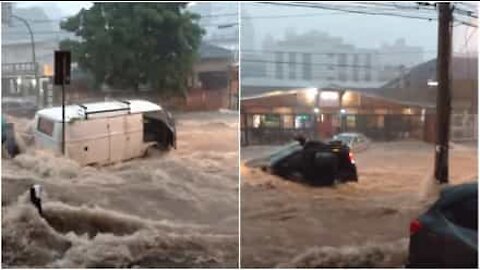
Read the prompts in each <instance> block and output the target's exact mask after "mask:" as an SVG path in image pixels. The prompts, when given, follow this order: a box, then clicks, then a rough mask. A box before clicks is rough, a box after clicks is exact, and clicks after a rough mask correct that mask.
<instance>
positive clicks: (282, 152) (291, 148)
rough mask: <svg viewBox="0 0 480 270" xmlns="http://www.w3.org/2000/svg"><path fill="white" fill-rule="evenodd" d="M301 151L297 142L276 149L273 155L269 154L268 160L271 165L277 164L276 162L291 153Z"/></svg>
mask: <svg viewBox="0 0 480 270" xmlns="http://www.w3.org/2000/svg"><path fill="white" fill-rule="evenodd" d="M299 149H302V146H301V145H300V144H299V143H298V142H293V143H290V144H287V145H285V146H283V147H282V148H280V149H278V150H277V151H275V152H274V153H272V154H270V156H269V160H270V162H271V163H274V162H277V161H278V160H280V159H282V158H284V157H286V156H289V155H290V154H292V153H293V152H295V151H297V150H299Z"/></svg>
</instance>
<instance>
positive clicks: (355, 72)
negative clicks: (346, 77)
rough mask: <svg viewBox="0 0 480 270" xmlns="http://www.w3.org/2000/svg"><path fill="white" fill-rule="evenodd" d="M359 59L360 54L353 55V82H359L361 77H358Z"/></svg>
mask: <svg viewBox="0 0 480 270" xmlns="http://www.w3.org/2000/svg"><path fill="white" fill-rule="evenodd" d="M359 62H360V61H359V57H358V54H355V55H353V81H354V82H358V80H359V76H358V63H359Z"/></svg>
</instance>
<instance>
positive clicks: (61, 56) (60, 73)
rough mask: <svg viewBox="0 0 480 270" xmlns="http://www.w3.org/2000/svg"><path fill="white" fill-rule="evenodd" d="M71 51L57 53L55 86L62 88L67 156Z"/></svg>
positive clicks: (63, 137)
mask: <svg viewBox="0 0 480 270" xmlns="http://www.w3.org/2000/svg"><path fill="white" fill-rule="evenodd" d="M70 63H71V53H70V51H55V74H54V84H55V85H61V86H62V154H63V155H65V85H66V84H70V69H71V67H70Z"/></svg>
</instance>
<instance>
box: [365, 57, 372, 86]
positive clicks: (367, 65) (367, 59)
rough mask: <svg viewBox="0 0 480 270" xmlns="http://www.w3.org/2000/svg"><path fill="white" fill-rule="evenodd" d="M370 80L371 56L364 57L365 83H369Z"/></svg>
mask: <svg viewBox="0 0 480 270" xmlns="http://www.w3.org/2000/svg"><path fill="white" fill-rule="evenodd" d="M371 80H372V55H371V54H366V55H365V81H366V82H370V81H371Z"/></svg>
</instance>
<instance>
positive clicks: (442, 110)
mask: <svg viewBox="0 0 480 270" xmlns="http://www.w3.org/2000/svg"><path fill="white" fill-rule="evenodd" d="M437 7H438V52H437V53H438V55H437V80H438V91H437V108H436V109H437V137H436V142H435V179H436V180H437V182H438V183H440V184H443V183H448V141H449V131H450V111H451V105H450V103H451V83H450V64H451V63H450V60H451V48H452V9H451V6H450V3H448V2H446V3H437Z"/></svg>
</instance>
